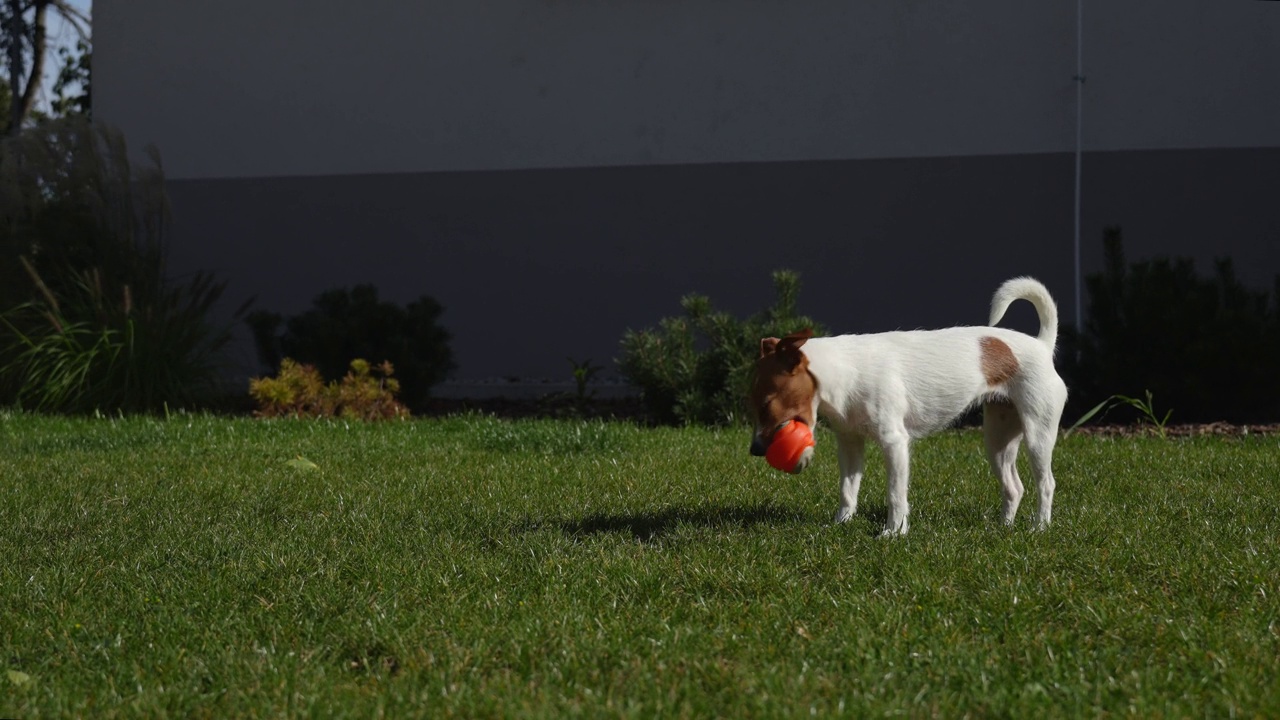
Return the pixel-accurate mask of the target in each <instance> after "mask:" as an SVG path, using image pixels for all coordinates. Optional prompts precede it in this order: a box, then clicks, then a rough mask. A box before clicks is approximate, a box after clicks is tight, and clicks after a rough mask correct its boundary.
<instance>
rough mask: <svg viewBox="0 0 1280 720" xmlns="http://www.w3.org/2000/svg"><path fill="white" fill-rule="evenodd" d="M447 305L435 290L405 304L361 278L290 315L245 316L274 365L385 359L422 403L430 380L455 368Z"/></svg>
mask: <svg viewBox="0 0 1280 720" xmlns="http://www.w3.org/2000/svg"><path fill="white" fill-rule="evenodd" d="M443 312H444V308H443V307H441V305H440V303H438V302H436V300H435V299H434V298H432V297H430V296H426V295H424V296H422V297H420V298H418V299H417V300H415V301H414V302H411V303H409V304H408V305H407V306H406V307H400V306H399V305H396V304H395V303H391V302H384V301H380V300H379V299H378V290H377V289H376V288H375V287H374V286H372V285H357V286H355V287H354V288H352V289H351V290H347V289H345V288H339V289H335V290H328V291H326V292H323V293H320V294H319V295H317V296H316V298H315V299H314V300H313V301H312V308H311V309H310V310H308V311H306V312H304V313H302V314H300V315H295V316H293V317H291V318H289V319H288V320H287V321H284V320H283V318H282V317H281V316H280V315H278V314H276V313H271V312H262V311H260V312H255V313H252V314H250V315H249V316H248V318H247V321H248V323H249V327H250V328H251V330H252V331H253V339H254V343H255V344H256V345H257V349H258V358H259V359H260V360H261V361H262V362H263V363H264V364H266V365H267V366H268V367H270V368H272V370H273V371H274V370H278V369H279V368H280V367H281V360H282V359H283V358H285V357H291V358H294V359H296V360H297V361H299V362H302V363H308V364H311V365H314V366H316V368H317V369H318V370H319V371H320V373H321V374H322V375H324V376H325V377H337V376H339V375H341V374H342V373H344V372H346V369H347V362H348V360H349V359H350V358H353V357H362V358H374V359H377V360H385V361H388V362H390V363H391V364H392V365H394V366H395V368H396V371H397V373H398V375H399V378H400V387H401V393H400V398H401V402H403V403H404V404H405V405H408V406H409V408H410V409H417V410H421V409H422V408H423V407H424V405H425V403H426V401H427V399H428V398H430V397H431V387H432V386H433V385H435V384H437V383H439V382H440V381H442V380H444V379H445V377H447V376H448V374H449V372H450V371H452V370H453V367H454V365H453V351H452V350H451V349H450V347H449V340H450V335H449V332H448V331H447V330H445V329H444V328H442V327H440V325H439V324H438V321H439V319H440V315H441V313H443ZM282 322H283V324H284V331H283V332H281V331H280V326H281V324H282Z"/></svg>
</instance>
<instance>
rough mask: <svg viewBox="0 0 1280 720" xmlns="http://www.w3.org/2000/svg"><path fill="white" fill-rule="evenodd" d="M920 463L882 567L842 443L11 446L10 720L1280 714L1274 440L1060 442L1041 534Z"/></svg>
mask: <svg viewBox="0 0 1280 720" xmlns="http://www.w3.org/2000/svg"><path fill="white" fill-rule="evenodd" d="M300 457H301V458H304V459H305V460H300V459H299V458H300ZM913 463H914V464H913V471H914V472H913V474H914V478H915V479H914V481H913V483H912V488H911V501H912V518H911V533H910V535H908V536H907V537H905V538H902V539H896V540H880V539H878V538H876V537H875V534H876V532H877V531H878V529H879V527H878V526H879V523H880V522H881V521H882V519H883V517H884V500H883V495H884V474H883V465H882V463H881V462H880V458H879V455H878V454H872V456H871V458H870V461H869V465H868V470H869V474H868V478H867V480H866V481H865V482H864V484H863V495H862V504H861V507H860V509H859V514H858V516H857V517H856V518H855V519H854V520H853V521H852V522H850V523H848V524H846V525H842V526H833V525H832V524H831V522H830V521H831V517H832V515H833V514H834V511H835V508H836V482H835V459H834V452H833V438H832V437H831V436H830V434H828V433H827V432H825V431H821V432H819V434H818V458H817V461H816V463H815V465H814V467H813V468H811V469H810V470H809V471H807V472H806V473H805V474H803V475H801V476H798V477H791V476H786V475H783V474H781V473H778V472H777V471H774V470H772V469H770V468H768V467H767V466H766V465H765V464H764V463H763V462H762V461H761V460H759V459H757V458H751V457H749V456H748V455H747V434H746V432H745V431H709V430H701V429H685V430H676V429H643V428H639V427H636V426H632V425H626V424H621V423H613V424H609V423H580V422H579V423H575V422H569V421H564V422H552V421H523V422H506V421H500V420H495V419H491V418H485V417H479V416H470V417H459V418H451V419H443V420H417V421H411V422H403V423H399V422H396V423H387V424H380V425H360V424H350V425H348V424H346V423H342V422H308V421H302V422H299V421H254V420H250V419H222V418H210V417H203V416H177V417H174V418H172V419H169V420H159V419H147V418H134V419H125V420H101V419H98V420H94V419H64V418H45V417H35V416H30V415H20V414H8V415H5V414H0V494H2V499H0V553H3V555H2V559H0V716H16V717H22V718H37V717H48V716H93V717H113V716H127V717H138V716H147V717H152V716H182V717H192V716H194V717H215V716H216V717H233V716H240V717H246V716H294V715H308V716H323V717H341V716H350V717H360V718H365V717H371V716H375V715H380V714H385V715H387V716H392V717H413V716H432V717H440V716H462V717H489V716H530V717H564V716H575V715H581V716H634V717H655V716H674V717H694V716H709V715H720V716H725V717H765V716H773V717H797V716H801V715H808V714H810V713H816V714H818V715H839V714H843V715H846V716H850V717H866V716H871V715H906V716H927V715H939V716H943V717H959V716H961V715H965V714H968V715H973V716H1008V717H1028V718H1029V717H1043V716H1062V717H1080V716H1094V715H1121V714H1126V715H1127V714H1136V715H1138V716H1143V717H1183V716H1186V717H1192V716H1195V717H1229V716H1232V715H1234V716H1237V717H1251V716H1270V717H1276V716H1278V715H1280V500H1277V497H1278V495H1280V493H1278V492H1277V490H1278V488H1280V438H1277V437H1275V436H1272V437H1250V438H1244V439H1240V438H1217V437H1206V438H1196V439H1180V440H1159V439H1156V438H1145V437H1144V438H1099V437H1083V436H1073V437H1069V438H1065V439H1064V440H1063V441H1061V442H1060V443H1059V445H1058V453H1057V456H1056V461H1055V468H1056V475H1057V478H1058V494H1057V501H1056V503H1055V506H1054V525H1053V527H1052V528H1051V529H1050V530H1049V531H1048V532H1045V533H1036V532H1033V531H1031V530H1030V527H1029V526H1030V515H1031V511H1032V509H1033V506H1034V494H1033V493H1032V492H1029V493H1028V497H1027V499H1026V500H1025V501H1024V503H1023V507H1022V509H1021V511H1020V513H1019V523H1018V526H1017V527H1015V528H1013V529H1007V528H1005V527H1002V526H1001V525H1000V524H999V522H998V517H999V509H1000V499H999V498H1000V492H999V485H998V483H997V482H996V481H995V479H994V478H992V477H991V476H990V475H989V474H988V471H987V468H986V465H985V461H984V460H983V457H982V452H981V438H980V436H979V434H978V433H977V432H976V431H972V430H969V431H955V432H948V433H944V434H942V435H939V436H937V437H934V438H931V439H928V440H925V441H922V442H920V443H918V444H917V446H916V449H915V456H914V459H913ZM1023 477H1024V478H1028V477H1029V472H1027V470H1026V469H1025V465H1024V469H1023Z"/></svg>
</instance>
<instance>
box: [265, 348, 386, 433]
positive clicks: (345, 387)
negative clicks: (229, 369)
mask: <svg viewBox="0 0 1280 720" xmlns="http://www.w3.org/2000/svg"><path fill="white" fill-rule="evenodd" d="M374 370H377V374H376V375H375V374H374V372H373V371H374ZM392 374H394V368H393V367H392V366H391V363H387V362H384V363H382V364H381V365H379V366H378V367H377V368H372V367H370V366H369V363H368V362H367V361H366V360H362V359H360V358H356V359H355V360H352V361H351V369H350V370H349V371H348V372H347V374H346V375H344V376H343V378H342V380H341V381H340V382H339V381H333V382H329V383H325V381H324V378H323V377H322V376H321V375H320V372H319V371H318V370H317V369H316V368H315V367H314V366H312V365H303V364H301V363H297V362H295V361H293V360H292V359H290V358H284V359H282V360H281V361H280V373H279V374H278V375H277V376H276V377H274V378H271V377H267V378H254V379H253V380H250V381H249V395H250V396H252V397H253V399H254V402H255V403H257V406H258V407H257V410H256V411H254V415H257V416H258V417H340V418H347V419H351V420H390V419H402V418H407V417H409V411H408V409H407V408H405V406H404V405H401V404H400V403H399V402H397V401H396V393H397V392H399V390H400V383H399V381H397V380H396V379H395V378H393V377H392Z"/></svg>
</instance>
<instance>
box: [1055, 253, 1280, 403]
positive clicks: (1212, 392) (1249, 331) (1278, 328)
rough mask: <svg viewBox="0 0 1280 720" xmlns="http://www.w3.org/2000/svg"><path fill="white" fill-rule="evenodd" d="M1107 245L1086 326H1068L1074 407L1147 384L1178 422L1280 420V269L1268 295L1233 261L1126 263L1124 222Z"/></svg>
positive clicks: (1066, 362) (1065, 362)
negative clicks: (1203, 273) (1247, 283)
mask: <svg viewBox="0 0 1280 720" xmlns="http://www.w3.org/2000/svg"><path fill="white" fill-rule="evenodd" d="M1103 244H1104V252H1105V265H1104V269H1103V271H1102V272H1101V273H1098V274H1096V275H1092V276H1090V277H1089V278H1088V279H1087V287H1088V292H1089V307H1088V314H1087V316H1086V319H1085V327H1084V332H1083V334H1081V333H1077V332H1075V330H1074V328H1066V329H1064V332H1063V343H1062V348H1063V350H1062V352H1061V354H1060V356H1059V358H1060V361H1061V365H1062V370H1063V374H1064V375H1065V376H1066V379H1067V381H1068V384H1069V386H1070V387H1071V392H1072V408H1073V409H1074V410H1075V411H1076V412H1082V411H1083V409H1084V408H1090V407H1093V406H1094V405H1095V404H1096V403H1098V402H1101V401H1103V400H1104V399H1106V398H1107V397H1109V396H1111V395H1113V394H1116V393H1120V394H1125V395H1130V396H1135V397H1136V396H1138V395H1140V394H1141V393H1143V392H1149V393H1150V394H1151V396H1152V397H1154V398H1155V400H1156V401H1157V402H1158V403H1159V404H1160V405H1161V406H1162V407H1163V408H1168V409H1171V410H1172V416H1171V417H1172V419H1173V420H1174V421H1175V422H1200V421H1215V420H1227V421H1231V422H1237V423H1249V422H1274V421H1276V420H1278V419H1280V383H1277V382H1276V380H1275V377H1276V369H1277V368H1278V367H1280V278H1277V287H1276V293H1275V295H1274V297H1271V298H1270V299H1269V298H1268V293H1266V292H1257V291H1253V290H1250V289H1248V288H1246V287H1244V286H1243V285H1242V284H1241V283H1240V281H1239V280H1238V279H1237V278H1236V275H1235V272H1234V269H1233V268H1232V265H1231V262H1230V260H1219V261H1218V262H1217V264H1216V267H1215V269H1214V273H1213V275H1212V276H1210V277H1208V278H1203V277H1200V276H1198V275H1197V274H1196V272H1195V267H1194V263H1193V262H1192V261H1191V260H1190V259H1187V258H1175V259H1172V260H1170V259H1167V258H1160V259H1155V260H1148V261H1143V262H1135V263H1131V264H1130V263H1127V262H1126V261H1125V256H1124V248H1123V238H1122V234H1121V230H1120V228H1108V229H1107V232H1106V234H1105V236H1104V239H1103ZM1121 408H1122V411H1124V410H1127V408H1124V406H1121Z"/></svg>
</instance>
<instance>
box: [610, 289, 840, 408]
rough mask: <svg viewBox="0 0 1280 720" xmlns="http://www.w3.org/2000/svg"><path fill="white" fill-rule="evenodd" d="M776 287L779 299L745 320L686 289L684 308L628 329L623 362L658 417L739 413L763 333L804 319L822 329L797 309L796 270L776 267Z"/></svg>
mask: <svg viewBox="0 0 1280 720" xmlns="http://www.w3.org/2000/svg"><path fill="white" fill-rule="evenodd" d="M773 287H774V293H775V298H774V303H773V306H772V307H770V308H768V309H767V310H765V311H763V312H760V313H757V314H755V315H752V316H751V317H749V318H747V319H746V320H739V319H737V318H735V317H733V316H732V315H730V314H729V313H726V312H723V311H717V310H714V309H713V308H712V305H711V301H710V299H708V298H707V297H705V296H702V295H686V296H685V297H684V298H682V299H681V300H680V307H681V308H682V309H683V310H684V314H683V315H682V316H679V317H668V318H663V319H662V320H660V321H659V322H658V327H657V328H656V329H652V328H651V329H645V330H640V331H635V330H628V331H627V332H626V334H625V335H624V336H623V338H622V353H621V357H620V358H618V366H619V369H620V371H621V372H622V374H623V376H624V377H626V378H627V380H629V381H630V382H631V383H632V384H633V385H635V386H636V387H638V388H639V389H640V392H641V395H642V397H643V400H644V404H645V408H646V411H647V412H648V413H649V415H650V418H651V419H652V420H654V421H655V422H659V423H683V424H691V423H699V424H709V425H718V424H728V423H732V422H735V421H737V420H739V419H741V418H742V417H743V410H744V407H743V403H744V398H745V396H746V392H747V384H748V382H749V381H750V374H751V368H752V367H753V365H754V363H755V359H756V357H757V356H758V355H759V350H760V338H762V337H770V336H779V337H780V336H782V335H786V334H787V333H790V332H793V331H795V330H799V329H801V328H805V327H810V328H813V329H814V331H815V332H816V333H819V334H820V333H822V332H823V329H822V328H821V327H820V326H819V325H818V324H817V323H816V322H815V321H814V320H812V319H810V318H808V317H806V316H803V315H799V314H797V312H796V298H797V296H798V295H799V292H800V275H799V274H798V273H796V272H794V271H790V270H778V271H775V272H774V273H773Z"/></svg>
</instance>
